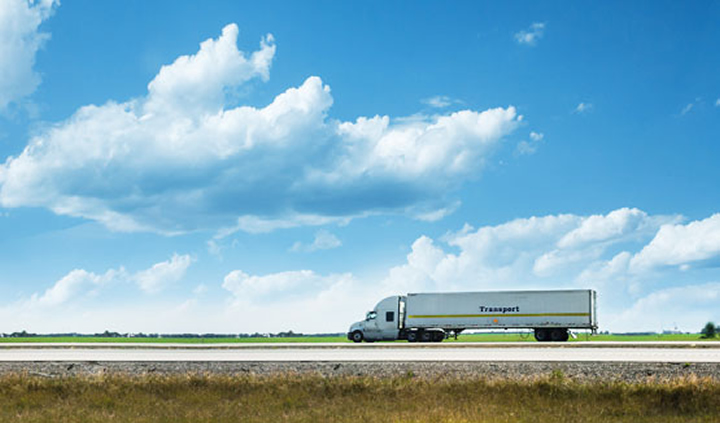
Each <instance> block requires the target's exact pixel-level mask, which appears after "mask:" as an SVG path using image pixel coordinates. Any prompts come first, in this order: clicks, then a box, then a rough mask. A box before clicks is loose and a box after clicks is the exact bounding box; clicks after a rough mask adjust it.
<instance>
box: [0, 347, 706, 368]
mask: <svg viewBox="0 0 720 424" xmlns="http://www.w3.org/2000/svg"><path fill="white" fill-rule="evenodd" d="M32 361H35V362H37V361H40V362H43V361H45V362H62V361H76V362H77V361H98V362H107V361H111V362H112V361H120V362H173V361H185V362H187V361H195V362H213V361H216V362H453V361H457V362H505V361H507V362H639V363H642V362H656V363H657V362H660V363H701V362H702V363H720V343H718V344H712V343H711V344H704V343H683V342H678V343H656V344H653V343H624V344H623V343H621V344H618V343H587V344H582V343H564V344H560V343H547V344H540V343H535V342H532V343H512V344H510V343H493V344H491V343H482V344H480V343H463V344H459V343H444V344H435V343H430V344H422V343H417V344H403V343H385V344H383V343H373V344H360V345H355V344H348V343H328V344H325V343H324V344H313V343H307V344H302V345H299V344H283V345H278V344H269V343H257V344H249V343H238V344H224V345H212V344H206V345H189V344H186V345H182V344H173V345H169V344H152V345H149V344H132V345H129V344H113V345H108V344H84V343H78V344H43V345H38V344H22V345H20V344H10V343H8V344H3V345H0V362H32Z"/></svg>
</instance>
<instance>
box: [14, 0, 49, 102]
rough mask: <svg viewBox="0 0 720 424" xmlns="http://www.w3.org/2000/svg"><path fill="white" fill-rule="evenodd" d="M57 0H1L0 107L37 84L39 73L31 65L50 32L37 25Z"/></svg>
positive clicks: (21, 95)
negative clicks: (40, 29) (41, 29)
mask: <svg viewBox="0 0 720 424" xmlns="http://www.w3.org/2000/svg"><path fill="white" fill-rule="evenodd" d="M58 4H59V1H57V0H39V1H28V0H3V1H2V2H0V111H3V110H5V109H7V107H8V105H9V104H10V103H13V102H17V101H19V100H21V99H22V98H24V97H26V96H28V95H30V94H32V93H33V92H34V91H35V89H36V88H37V86H38V85H39V84H40V80H41V78H40V75H39V74H38V73H37V72H36V71H35V70H34V69H33V67H34V65H35V55H36V54H37V52H38V50H39V49H40V48H41V47H42V46H43V45H44V44H45V42H46V41H47V40H49V39H50V34H47V33H43V32H40V31H39V30H38V28H39V26H40V24H41V23H42V22H43V21H45V20H47V19H48V18H49V17H50V15H51V14H52V12H53V9H54V8H55V6H57V5H58Z"/></svg>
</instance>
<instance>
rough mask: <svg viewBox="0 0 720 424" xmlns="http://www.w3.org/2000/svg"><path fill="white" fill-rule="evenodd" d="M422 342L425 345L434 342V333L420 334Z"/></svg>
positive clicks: (424, 332)
mask: <svg viewBox="0 0 720 424" xmlns="http://www.w3.org/2000/svg"><path fill="white" fill-rule="evenodd" d="M420 341H421V342H423V343H428V342H431V341H433V333H432V332H430V331H423V332H422V333H420Z"/></svg>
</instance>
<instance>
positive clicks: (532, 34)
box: [515, 22, 545, 46]
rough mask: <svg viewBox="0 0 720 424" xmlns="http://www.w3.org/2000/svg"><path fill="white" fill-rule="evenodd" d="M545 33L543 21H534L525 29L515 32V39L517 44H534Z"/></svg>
mask: <svg viewBox="0 0 720 424" xmlns="http://www.w3.org/2000/svg"><path fill="white" fill-rule="evenodd" d="M544 33H545V23H543V22H535V23H533V24H532V25H530V27H529V28H528V29H526V30H523V31H519V32H517V33H515V41H517V42H518V44H524V45H528V46H534V45H535V44H537V41H538V40H539V39H541V38H542V36H543V34H544Z"/></svg>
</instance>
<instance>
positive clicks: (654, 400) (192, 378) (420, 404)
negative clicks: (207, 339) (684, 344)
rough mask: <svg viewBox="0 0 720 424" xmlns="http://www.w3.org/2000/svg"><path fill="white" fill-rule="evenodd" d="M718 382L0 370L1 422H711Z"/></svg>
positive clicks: (716, 416)
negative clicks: (49, 374)
mask: <svg viewBox="0 0 720 424" xmlns="http://www.w3.org/2000/svg"><path fill="white" fill-rule="evenodd" d="M718 399H720V382H718V381H715V380H709V379H697V378H692V377H690V378H684V379H678V380H673V381H667V382H651V381H649V382H642V383H623V382H607V381H600V382H594V383H579V382H573V381H571V380H568V379H566V378H564V377H563V376H562V374H561V373H560V372H555V373H552V374H551V375H549V376H546V377H542V378H535V379H524V380H486V379H476V378H473V379H471V378H468V379H442V378H440V379H419V378H413V377H412V376H405V377H394V378H371V377H358V376H345V377H322V376H319V375H294V374H284V375H272V376H247V375H245V376H225V375H172V376H157V375H146V376H135V377H130V376H123V375H112V374H111V375H100V376H94V377H64V378H56V379H50V378H39V377H32V376H27V375H6V376H2V377H0V421H3V422H40V421H42V422H108V421H113V422H147V421H151V422H168V421H172V422H187V421H191V422H238V421H239V422H278V421H280V422H308V421H309V422H416V421H420V422H467V421H470V422H481V421H493V422H526V421H539V422H577V421H581V422H588V421H593V422H641V421H646V422H666V421H670V422H690V421H702V422H718V421H720V405H719V404H718V402H717V400H718Z"/></svg>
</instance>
